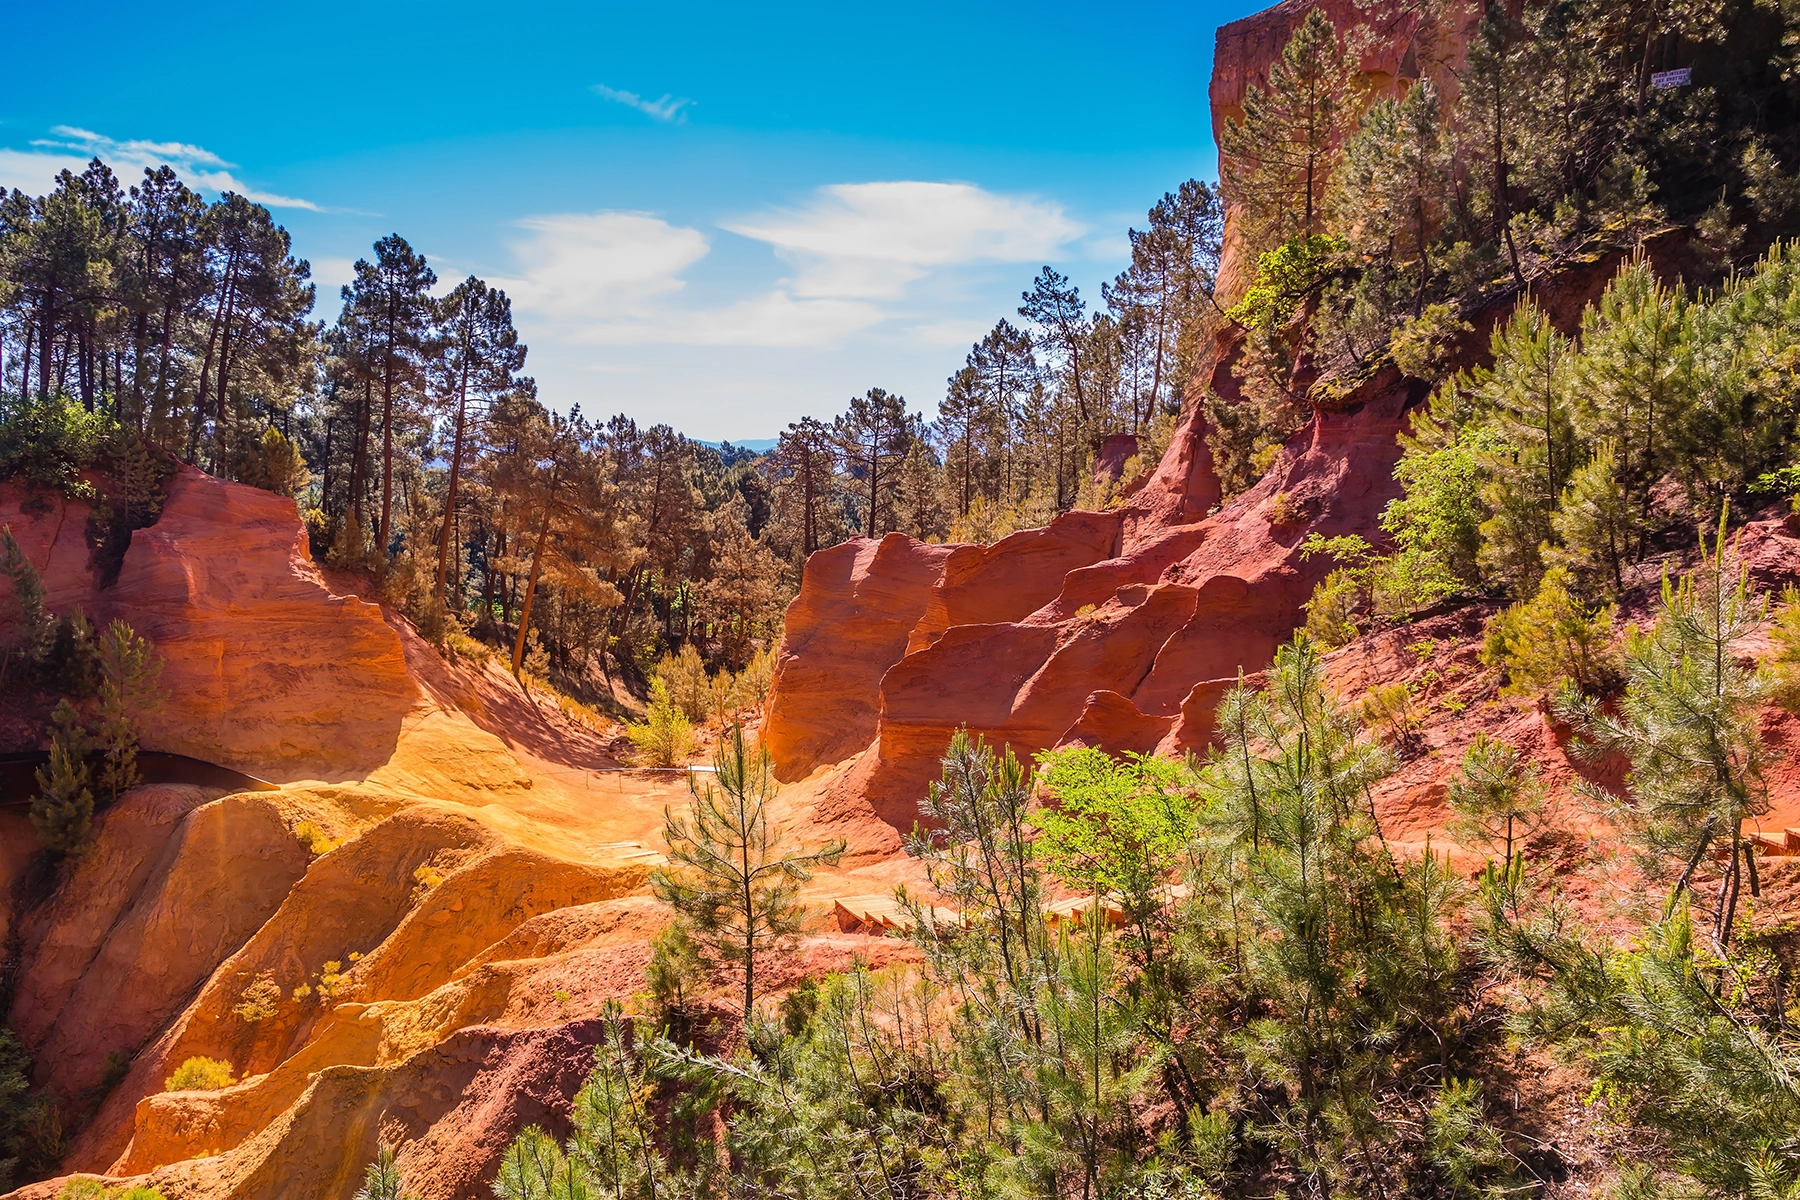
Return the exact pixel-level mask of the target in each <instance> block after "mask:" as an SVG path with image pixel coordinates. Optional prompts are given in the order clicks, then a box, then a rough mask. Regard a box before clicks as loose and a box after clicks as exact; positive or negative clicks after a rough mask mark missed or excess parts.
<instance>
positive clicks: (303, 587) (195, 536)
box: [0, 467, 420, 781]
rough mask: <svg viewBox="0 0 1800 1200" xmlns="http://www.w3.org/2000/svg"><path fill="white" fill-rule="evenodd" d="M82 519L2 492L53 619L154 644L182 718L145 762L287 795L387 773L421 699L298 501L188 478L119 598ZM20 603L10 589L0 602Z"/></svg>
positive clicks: (150, 533)
mask: <svg viewBox="0 0 1800 1200" xmlns="http://www.w3.org/2000/svg"><path fill="white" fill-rule="evenodd" d="M87 519H88V506H87V505H85V504H83V503H80V502H79V501H64V500H61V499H59V498H54V497H48V496H45V495H42V494H40V495H38V496H36V497H27V495H26V494H25V493H24V492H23V491H22V490H20V489H18V488H17V487H13V486H9V487H6V488H3V489H0V525H6V526H8V527H10V528H11V529H12V531H13V536H14V537H15V538H17V539H18V541H19V545H20V548H21V549H23V550H24V552H25V554H26V556H27V557H28V558H30V559H31V561H32V563H33V564H34V565H35V566H37V568H38V570H39V571H40V573H41V574H42V575H43V577H44V582H45V585H46V587H47V590H48V592H49V603H50V607H51V609H52V610H53V611H55V612H57V613H59V614H66V613H68V612H70V611H72V610H75V609H80V610H82V611H83V612H85V613H86V614H87V616H88V618H89V619H90V620H92V621H93V622H94V623H95V624H96V625H97V626H98V625H103V624H104V623H105V622H107V621H110V620H112V619H113V618H115V617H117V618H122V619H124V620H125V621H128V622H130V624H131V625H132V626H133V627H134V628H135V629H137V631H138V632H140V633H142V634H143V635H144V636H145V637H147V638H149V639H150V640H151V641H152V642H154V643H155V644H156V649H157V652H158V653H159V654H160V655H161V656H162V658H163V673H162V680H161V682H162V686H163V688H164V689H165V690H166V691H167V692H169V693H170V694H171V695H172V696H177V697H179V703H174V704H169V705H167V706H166V707H165V708H164V709H163V711H162V712H161V713H159V714H158V715H157V717H156V718H155V719H154V720H153V721H151V722H150V724H149V728H148V731H147V734H146V737H145V746H146V748H148V749H152V750H169V751H174V752H176V753H180V754H189V755H192V756H194V757H195V758H201V759H205V760H207V761H209V762H217V763H221V764H223V765H225V766H230V767H236V768H238V769H240V770H245V771H249V772H251V773H252V774H258V775H262V776H263V777H265V778H270V779H275V780H278V781H279V780H286V779H305V778H310V779H348V778H361V777H362V776H363V775H366V774H367V773H368V772H369V770H371V769H373V768H374V767H376V766H379V765H380V764H382V763H384V762H386V761H387V760H388V759H389V757H390V756H391V755H392V753H393V750H394V746H395V744H396V742H397V741H398V739H399V734H400V727H401V723H402V721H403V720H404V719H405V717H406V715H407V714H408V712H409V711H410V710H411V709H412V708H413V706H414V705H415V703H416V702H417V701H418V700H419V698H420V693H419V689H418V687H417V686H416V685H415V684H414V683H413V682H412V680H410V679H409V678H408V677H407V674H406V668H405V663H404V661H403V658H404V656H403V654H402V652H401V646H400V639H399V637H398V636H397V635H396V633H395V632H394V630H393V629H392V628H390V627H389V625H388V623H387V621H386V620H385V619H384V618H383V616H382V613H381V609H380V607H379V606H378V605H375V604H370V603H367V602H366V601H364V600H362V599H359V598H358V597H357V596H356V595H354V594H352V593H350V592H349V591H348V589H339V590H336V591H334V589H333V588H332V587H331V586H330V585H329V584H328V583H327V582H326V580H325V578H324V576H323V575H322V574H321V573H320V571H319V570H318V568H317V567H315V566H314V564H313V562H312V557H311V555H310V553H309V552H308V550H307V545H306V531H305V528H304V527H303V526H302V525H301V524H300V521H299V519H298V516H297V514H296V512H295V510H294V503H293V501H291V500H284V499H282V498H281V497H279V496H275V495H273V494H271V493H269V492H264V491H258V490H257V489H255V488H249V487H244V486H241V485H239V484H233V483H226V482H224V481H222V480H218V479H214V478H212V477H211V476H209V475H206V474H203V473H202V472H200V471H197V470H194V469H193V468H191V467H187V468H183V469H182V471H181V472H180V474H178V475H177V476H176V477H175V479H174V480H173V482H172V483H171V485H170V489H169V496H168V500H167V502H166V503H165V505H164V507H163V512H162V515H161V517H160V518H159V519H158V520H157V521H156V523H155V524H154V525H152V526H151V527H149V528H148V529H140V530H138V531H137V532H135V533H134V534H133V535H132V538H131V545H130V548H129V549H127V550H126V552H125V560H124V565H123V566H122V568H121V569H120V571H119V575H118V579H117V581H116V582H114V583H113V584H112V585H111V586H110V587H103V586H102V585H101V578H100V573H99V572H97V571H96V570H95V569H94V564H93V556H92V554H91V553H90V551H89V549H88V544H87V538H86V526H87ZM10 592H11V588H10V585H8V584H6V583H4V582H0V603H4V602H5V599H4V598H7V597H10ZM301 680H304V681H306V683H307V685H308V686H305V687H296V686H295V684H296V683H297V682H298V681H301ZM319 684H324V686H317V685H319Z"/></svg>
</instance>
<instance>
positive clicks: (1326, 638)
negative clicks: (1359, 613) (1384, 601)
mask: <svg viewBox="0 0 1800 1200" xmlns="http://www.w3.org/2000/svg"><path fill="white" fill-rule="evenodd" d="M1363 590H1364V589H1363V584H1362V581H1361V580H1359V579H1358V578H1357V576H1356V572H1354V571H1351V570H1347V569H1345V568H1343V567H1339V568H1337V569H1336V570H1334V571H1332V572H1331V574H1329V575H1327V576H1325V578H1324V579H1322V580H1320V581H1319V585H1318V586H1317V587H1315V588H1314V589H1313V594H1312V599H1311V600H1308V601H1307V602H1306V636H1307V637H1309V638H1311V639H1312V640H1313V641H1314V642H1316V643H1317V644H1318V645H1320V646H1322V647H1323V648H1325V649H1326V650H1336V649H1337V648H1338V647H1339V646H1347V645H1349V644H1350V643H1351V642H1354V641H1355V640H1356V638H1357V635H1358V634H1359V633H1360V632H1361V630H1359V629H1357V627H1356V623H1355V618H1356V610H1357V609H1358V608H1361V607H1362V601H1363Z"/></svg>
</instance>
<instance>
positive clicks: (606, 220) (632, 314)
mask: <svg viewBox="0 0 1800 1200" xmlns="http://www.w3.org/2000/svg"><path fill="white" fill-rule="evenodd" d="M519 228H520V229H522V230H524V231H525V233H526V235H527V236H525V237H523V238H520V239H518V240H517V241H515V242H514V243H513V245H512V250H513V255H514V257H515V258H516V259H517V261H518V266H519V271H520V274H519V275H518V277H517V278H513V279H505V280H495V281H494V282H495V283H496V284H497V285H498V286H501V287H504V288H505V289H506V290H507V292H508V293H509V294H510V295H511V296H512V298H513V301H514V302H515V303H516V304H517V305H518V306H519V307H520V308H521V309H523V310H525V311H528V312H531V313H535V314H537V315H539V316H540V317H542V318H543V319H544V321H545V322H546V323H547V324H549V325H550V326H552V327H553V328H555V329H557V330H558V331H559V332H561V333H562V334H564V335H565V336H573V337H575V338H576V339H577V340H581V341H596V342H642V341H666V340H668V339H667V338H665V337H657V336H654V334H653V330H652V329H651V328H649V327H651V326H654V325H655V324H656V323H657V322H658V320H659V317H660V316H661V315H662V314H663V313H664V312H665V310H666V308H667V305H666V301H667V300H668V298H669V297H671V295H672V294H673V293H676V292H679V291H681V290H682V288H684V287H685V286H686V283H685V282H684V281H683V279H682V278H681V276H682V272H684V271H685V270H687V268H689V267H691V266H693V265H694V264H695V263H696V262H699V261H700V260H701V259H702V258H705V257H706V253H707V250H708V249H709V244H708V242H707V238H706V235H705V234H703V233H701V232H700V231H699V230H697V229H684V228H681V227H679V226H676V225H671V224H669V223H668V222H667V221H664V220H663V219H661V218H660V217H653V216H649V215H647V214H645V213H630V212H610V211H607V212H597V213H564V214H558V215H552V216H541V217H527V218H526V219H525V220H523V221H520V222H519Z"/></svg>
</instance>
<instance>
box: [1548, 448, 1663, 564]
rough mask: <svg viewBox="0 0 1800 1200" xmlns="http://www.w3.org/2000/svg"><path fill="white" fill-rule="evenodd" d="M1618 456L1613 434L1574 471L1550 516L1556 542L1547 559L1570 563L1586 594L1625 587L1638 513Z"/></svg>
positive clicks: (1551, 547)
mask: <svg viewBox="0 0 1800 1200" xmlns="http://www.w3.org/2000/svg"><path fill="white" fill-rule="evenodd" d="M1618 462H1619V459H1618V455H1617V454H1616V453H1615V452H1614V450H1613V442H1612V440H1611V439H1610V438H1609V439H1607V440H1605V441H1602V442H1601V443H1600V444H1599V445H1598V446H1597V447H1595V449H1594V456H1593V457H1592V458H1590V459H1589V460H1588V461H1587V462H1586V463H1585V464H1584V465H1582V466H1581V467H1580V468H1579V469H1577V470H1576V472H1575V473H1574V475H1572V476H1571V477H1570V479H1569V486H1568V487H1566V488H1564V489H1563V493H1562V497H1561V503H1560V504H1559V505H1558V507H1557V509H1556V511H1555V512H1554V513H1552V514H1551V517H1550V526H1551V528H1552V530H1553V531H1554V532H1555V535H1556V540H1555V542H1554V543H1553V544H1550V545H1547V546H1546V547H1545V551H1544V557H1545V559H1546V560H1547V561H1548V563H1549V564H1550V565H1551V566H1561V567H1566V568H1567V569H1568V571H1569V572H1570V574H1571V575H1573V576H1574V578H1575V580H1576V581H1577V582H1578V583H1579V585H1580V587H1581V590H1582V591H1583V592H1584V593H1586V594H1587V595H1590V596H1591V595H1602V594H1605V593H1607V592H1609V591H1610V592H1611V593H1612V594H1614V595H1616V594H1618V593H1619V592H1621V591H1623V590H1624V587H1625V556H1626V553H1627V547H1629V546H1630V545H1631V537H1632V533H1633V531H1634V530H1637V529H1638V528H1639V523H1638V521H1637V515H1636V514H1635V513H1633V512H1632V511H1631V505H1630V502H1629V501H1628V500H1627V498H1626V496H1625V489H1624V488H1623V487H1622V486H1620V484H1619V474H1618Z"/></svg>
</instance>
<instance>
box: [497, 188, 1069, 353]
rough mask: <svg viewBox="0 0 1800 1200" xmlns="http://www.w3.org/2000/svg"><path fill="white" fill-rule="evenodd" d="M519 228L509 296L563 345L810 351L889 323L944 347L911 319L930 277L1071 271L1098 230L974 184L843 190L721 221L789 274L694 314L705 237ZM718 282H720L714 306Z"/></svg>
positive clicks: (617, 227)
mask: <svg viewBox="0 0 1800 1200" xmlns="http://www.w3.org/2000/svg"><path fill="white" fill-rule="evenodd" d="M519 227H520V229H521V230H522V231H523V233H524V236H522V237H521V238H520V239H519V240H518V241H516V242H515V243H514V245H513V251H514V254H515V256H516V258H517V260H518V263H519V268H520V274H519V277H518V278H517V279H514V280H507V281H504V282H503V283H502V286H505V287H506V288H507V290H508V291H509V292H511V293H512V295H513V296H514V298H515V300H516V301H517V302H518V305H519V307H520V309H521V310H523V311H525V312H529V313H530V314H532V316H533V318H535V321H536V322H539V323H541V324H540V328H545V329H546V331H553V332H554V336H556V337H557V338H559V339H564V340H567V341H570V342H580V343H588V344H592V343H604V344H609V345H648V344H658V343H660V344H683V345H694V346H756V347H789V348H812V349H822V348H826V347H830V346H833V345H837V344H840V343H842V342H843V340H844V339H845V338H847V337H850V336H851V335H854V334H857V333H861V332H863V331H866V330H871V329H874V328H876V327H878V326H883V325H886V324H888V323H890V322H898V323H902V324H904V323H907V322H914V323H918V324H919V328H920V329H921V330H923V329H925V328H927V327H929V328H930V334H929V335H928V336H926V337H925V339H924V340H925V341H928V342H931V343H934V344H935V343H937V342H938V341H940V340H942V339H943V337H944V335H945V333H946V329H945V328H943V327H941V325H939V324H933V322H934V321H939V320H940V314H937V313H936V312H933V313H931V314H925V313H920V312H916V311H913V307H912V304H911V301H910V296H911V295H912V293H913V292H914V290H915V286H916V285H919V284H921V282H922V281H925V280H927V279H929V280H930V281H931V282H932V284H933V287H934V290H936V291H940V292H942V291H944V290H952V289H951V285H952V284H954V282H955V281H956V280H957V278H959V274H958V273H959V272H966V271H968V270H970V269H972V268H980V267H983V266H988V265H991V264H1010V263H1020V264H1029V265H1034V266H1035V265H1036V264H1037V263H1041V262H1045V261H1050V260H1055V259H1059V258H1060V257H1062V256H1063V255H1062V253H1061V252H1062V251H1063V250H1064V249H1065V248H1066V247H1067V246H1069V245H1070V244H1071V243H1072V242H1074V241H1075V240H1077V239H1078V238H1080V237H1082V236H1083V235H1084V234H1085V233H1086V232H1087V227H1086V226H1085V225H1083V224H1081V223H1080V222H1078V221H1076V220H1074V219H1073V218H1071V217H1070V216H1068V214H1067V213H1066V212H1064V210H1063V208H1062V207H1061V206H1060V205H1058V204H1054V203H1052V202H1049V201H1045V200H1040V199H1035V198H1031V197H1018V196H1004V195H1000V194H997V193H994V192H989V191H985V190H984V189H982V188H979V187H976V186H974V185H972V184H963V183H929V182H918V181H899V182H881V183H853V184H837V185H833V186H830V187H826V188H821V189H820V190H819V191H818V192H817V193H815V194H814V196H813V197H812V198H811V199H810V200H809V201H808V202H807V203H805V204H803V205H801V206H800V207H798V208H794V209H781V210H773V211H769V212H764V213H761V214H757V215H754V216H750V217H745V218H742V219H738V220H733V221H729V222H725V223H723V224H722V225H721V228H723V229H725V230H726V231H728V232H730V233H735V234H737V235H739V236H741V237H746V238H750V239H752V240H754V241H758V242H762V243H764V244H766V245H768V246H769V247H771V248H772V249H773V250H774V252H775V255H776V257H777V258H778V259H779V260H780V261H781V262H782V263H785V264H787V265H788V266H789V267H790V268H791V271H790V272H789V273H787V274H786V275H784V276H781V277H778V278H768V277H766V276H765V277H764V278H761V279H757V278H754V277H751V278H747V279H745V278H742V277H740V278H739V279H738V280H737V281H735V282H736V286H735V287H732V286H731V285H730V284H727V285H726V287H725V292H724V296H723V297H722V298H719V299H714V300H712V302H710V303H707V302H702V303H700V304H695V303H692V302H688V303H683V300H684V299H685V298H686V297H685V295H684V293H685V292H686V289H687V275H688V274H689V272H690V271H691V270H692V269H693V268H695V267H696V266H697V265H698V264H700V263H701V262H702V260H703V259H705V258H706V257H707V256H708V254H709V253H710V251H711V239H709V238H708V236H707V235H706V234H704V233H702V232H701V231H699V230H697V229H690V228H683V227H681V226H677V225H672V224H670V223H669V222H667V221H665V220H663V219H662V218H660V217H655V216H651V215H648V214H644V213H622V212H611V211H608V212H598V213H587V214H565V215H557V216H543V217H532V218H530V219H528V220H525V221H522V222H520V223H519ZM778 269H779V268H778ZM720 282H721V281H719V280H710V281H709V283H710V285H711V286H710V288H709V295H710V296H713V297H717V296H718V295H719V292H720V290H721V289H720V287H719V285H720ZM732 291H736V292H737V295H736V297H735V298H734V297H732V295H731V292H732ZM921 318H924V320H923V322H922V323H920V319H921ZM964 335H965V334H964V333H962V332H959V334H958V337H959V338H961V337H963V336H964ZM909 340H916V339H911V338H909Z"/></svg>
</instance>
